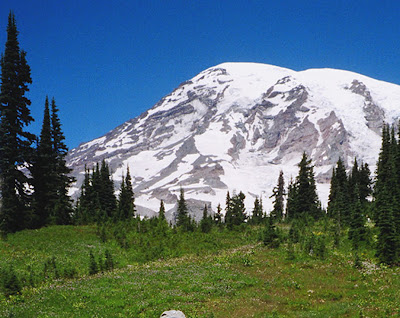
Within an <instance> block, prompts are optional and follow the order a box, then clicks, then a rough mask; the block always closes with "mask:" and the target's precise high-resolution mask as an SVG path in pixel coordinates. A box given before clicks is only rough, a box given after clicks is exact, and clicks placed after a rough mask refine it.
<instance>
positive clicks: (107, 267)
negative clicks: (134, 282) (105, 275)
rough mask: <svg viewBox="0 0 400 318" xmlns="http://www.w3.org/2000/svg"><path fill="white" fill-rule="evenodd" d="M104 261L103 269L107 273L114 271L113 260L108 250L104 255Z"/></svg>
mask: <svg viewBox="0 0 400 318" xmlns="http://www.w3.org/2000/svg"><path fill="white" fill-rule="evenodd" d="M104 257H105V261H104V265H105V266H104V269H105V270H107V271H112V270H113V269H114V260H113V257H112V255H111V252H110V251H109V250H106V251H105V253H104Z"/></svg>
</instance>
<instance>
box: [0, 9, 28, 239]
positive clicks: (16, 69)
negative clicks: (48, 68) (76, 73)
mask: <svg viewBox="0 0 400 318" xmlns="http://www.w3.org/2000/svg"><path fill="white" fill-rule="evenodd" d="M0 67H1V86H0V183H1V187H2V188H1V196H2V205H1V210H0V230H1V231H2V232H3V233H9V232H15V231H18V230H22V229H24V228H26V227H27V226H28V222H29V214H30V212H29V205H30V202H29V201H30V197H29V194H28V192H27V187H26V185H27V184H28V182H29V179H28V177H27V176H26V175H25V173H24V171H23V170H21V169H20V167H22V166H26V165H28V166H29V165H30V163H31V161H32V156H33V148H32V144H33V142H34V141H35V139H36V137H35V135H33V134H32V133H29V132H28V131H26V130H25V129H26V126H27V125H29V124H30V123H31V122H32V121H33V118H32V116H31V113H30V110H29V106H30V104H31V102H30V100H29V99H28V98H27V97H26V96H25V94H26V93H27V92H28V91H29V88H28V85H29V84H31V83H32V79H31V74H30V73H31V71H30V67H29V65H28V63H27V61H26V52H25V51H23V50H21V49H20V47H19V42H18V31H17V25H16V21H15V16H14V14H13V13H12V12H10V14H9V16H8V25H7V41H6V45H5V51H4V54H3V55H2V57H1V60H0Z"/></svg>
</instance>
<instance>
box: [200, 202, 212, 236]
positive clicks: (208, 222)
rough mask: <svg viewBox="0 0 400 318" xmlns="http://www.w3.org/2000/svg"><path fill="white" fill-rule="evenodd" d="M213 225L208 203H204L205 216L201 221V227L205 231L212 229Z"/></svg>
mask: <svg viewBox="0 0 400 318" xmlns="http://www.w3.org/2000/svg"><path fill="white" fill-rule="evenodd" d="M212 225H213V221H212V217H211V215H208V210H207V204H205V205H204V210H203V218H202V219H201V221H200V229H201V231H202V232H203V233H208V232H210V231H211V229H212Z"/></svg>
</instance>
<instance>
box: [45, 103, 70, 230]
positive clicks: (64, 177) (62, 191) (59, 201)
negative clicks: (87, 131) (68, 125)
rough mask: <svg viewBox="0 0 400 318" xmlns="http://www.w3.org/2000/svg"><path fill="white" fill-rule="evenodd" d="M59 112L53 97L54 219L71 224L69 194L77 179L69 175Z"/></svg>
mask: <svg viewBox="0 0 400 318" xmlns="http://www.w3.org/2000/svg"><path fill="white" fill-rule="evenodd" d="M58 112H59V110H58V107H57V105H56V102H55V99H54V98H53V99H52V100H51V136H52V142H53V153H54V157H55V158H54V160H55V167H54V169H55V173H54V176H55V180H54V183H55V185H54V190H55V192H56V202H55V205H54V207H53V211H52V219H53V222H54V223H56V224H70V223H71V216H72V212H73V209H72V203H71V198H70V197H69V195H68V189H69V187H70V186H71V184H72V183H73V182H74V181H75V179H74V178H73V177H70V176H69V174H70V173H71V171H72V169H70V168H68V167H67V162H66V159H65V157H66V156H67V153H68V147H67V146H66V145H65V142H64V140H65V137H64V133H63V132H62V129H61V121H60V118H59V116H58Z"/></svg>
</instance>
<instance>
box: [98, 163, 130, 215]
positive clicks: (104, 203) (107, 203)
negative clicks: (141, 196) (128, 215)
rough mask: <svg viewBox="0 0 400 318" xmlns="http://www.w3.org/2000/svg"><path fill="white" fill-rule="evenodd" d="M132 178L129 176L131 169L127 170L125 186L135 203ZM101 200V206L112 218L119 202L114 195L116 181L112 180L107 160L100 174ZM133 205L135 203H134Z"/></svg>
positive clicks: (102, 165) (102, 164)
mask: <svg viewBox="0 0 400 318" xmlns="http://www.w3.org/2000/svg"><path fill="white" fill-rule="evenodd" d="M131 180H132V179H131V176H130V174H129V168H128V170H127V174H126V178H125V184H126V190H127V191H128V195H127V197H128V198H131V200H132V202H133V200H134V199H133V190H132V182H131ZM98 182H99V187H98V188H99V190H98V191H99V198H100V205H101V208H102V209H103V211H104V212H105V214H106V216H107V217H112V216H113V215H114V213H115V211H116V208H117V200H116V198H115V194H114V181H113V180H112V178H111V174H110V168H109V166H108V164H107V163H106V161H105V160H103V161H102V163H101V168H100V174H99V181H98ZM132 204H133V203H132Z"/></svg>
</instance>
